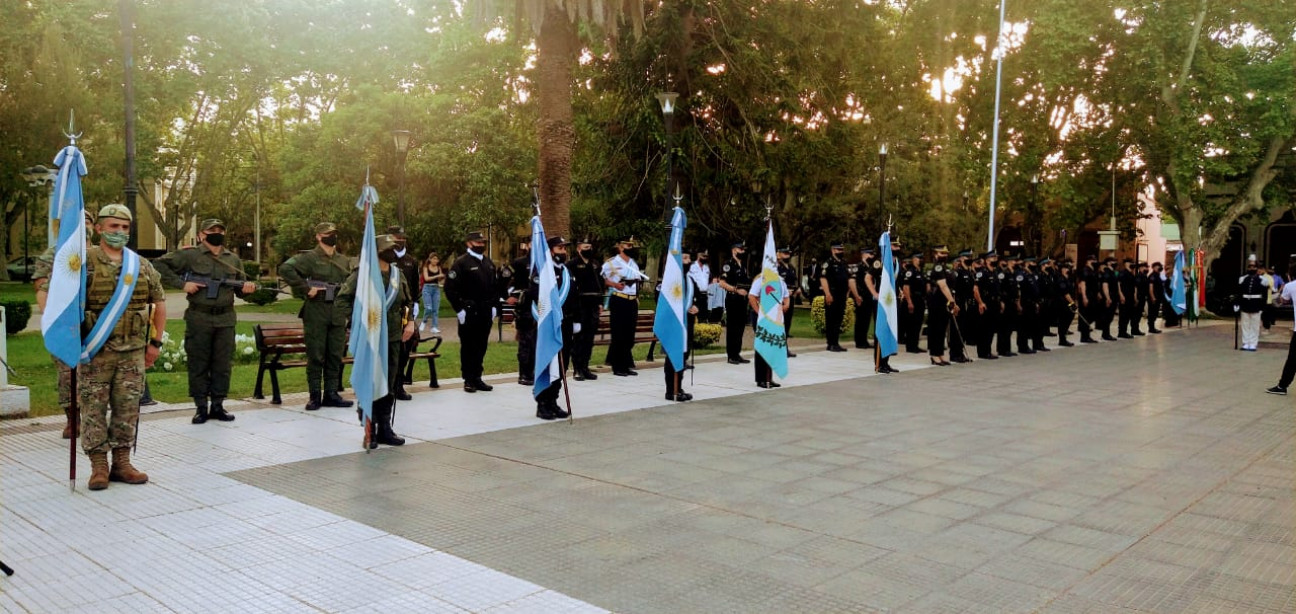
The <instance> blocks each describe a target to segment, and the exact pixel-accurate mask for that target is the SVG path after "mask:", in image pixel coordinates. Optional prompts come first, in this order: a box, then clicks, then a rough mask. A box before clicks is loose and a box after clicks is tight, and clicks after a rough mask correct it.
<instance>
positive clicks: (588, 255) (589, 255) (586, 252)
mask: <svg viewBox="0 0 1296 614" xmlns="http://www.w3.org/2000/svg"><path fill="white" fill-rule="evenodd" d="M580 255H581V258H584V259H586V260H591V259H593V258H594V250H592V249H583V250H581V251H580Z"/></svg>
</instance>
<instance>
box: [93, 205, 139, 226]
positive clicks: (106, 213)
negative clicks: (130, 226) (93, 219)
mask: <svg viewBox="0 0 1296 614" xmlns="http://www.w3.org/2000/svg"><path fill="white" fill-rule="evenodd" d="M106 217H112V218H117V219H119V220H126V221H127V222H134V221H135V218H134V217H133V216H131V212H130V209H127V208H126V205H116V204H114V205H104V206H103V208H102V209H100V210H99V219H103V218H106Z"/></svg>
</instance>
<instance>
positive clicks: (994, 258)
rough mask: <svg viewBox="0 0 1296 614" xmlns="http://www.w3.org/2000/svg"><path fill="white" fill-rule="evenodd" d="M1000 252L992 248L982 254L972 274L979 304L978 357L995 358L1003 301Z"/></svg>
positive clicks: (977, 326)
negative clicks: (995, 344)
mask: <svg viewBox="0 0 1296 614" xmlns="http://www.w3.org/2000/svg"><path fill="white" fill-rule="evenodd" d="M998 262H999V254H997V253H996V252H995V251H994V250H990V251H988V252H985V253H983V254H981V258H980V259H979V261H978V262H977V263H974V266H975V267H976V268H977V270H976V271H975V272H974V273H973V274H972V278H973V281H974V282H975V284H976V285H975V286H974V287H973V290H972V292H973V294H974V296H975V298H976V304H977V324H976V335H975V336H976V344H977V358H983V359H985V360H995V359H997V358H999V356H997V355H995V354H994V353H993V352H992V350H993V348H994V341H995V333H996V332H997V331H998V330H999V311H1000V310H1001V309H1002V308H1003V302H1002V301H1001V300H1000V298H999V267H998Z"/></svg>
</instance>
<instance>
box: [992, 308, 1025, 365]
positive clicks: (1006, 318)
mask: <svg viewBox="0 0 1296 614" xmlns="http://www.w3.org/2000/svg"><path fill="white" fill-rule="evenodd" d="M1019 318H1021V314H1019V313H1017V302H1016V301H1004V311H1003V313H1001V314H999V338H998V340H997V343H996V344H995V349H996V350H998V351H999V355H1000V356H1002V355H1004V354H1011V353H1013V344H1012V342H1013V333H1014V332H1016V330H1017V320H1018V319H1019Z"/></svg>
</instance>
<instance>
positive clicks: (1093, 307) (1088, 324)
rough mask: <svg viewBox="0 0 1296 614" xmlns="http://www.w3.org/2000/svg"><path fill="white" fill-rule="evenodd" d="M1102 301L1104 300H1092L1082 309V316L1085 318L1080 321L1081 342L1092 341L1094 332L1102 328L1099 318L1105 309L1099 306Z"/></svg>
mask: <svg viewBox="0 0 1296 614" xmlns="http://www.w3.org/2000/svg"><path fill="white" fill-rule="evenodd" d="M1100 300H1102V299H1096V298H1091V299H1089V304H1088V305H1086V306H1082V307H1080V315H1081V316H1083V318H1082V319H1081V320H1080V340H1081V341H1083V340H1085V339H1092V338H1093V333H1094V331H1095V330H1097V329H1099V328H1100V325H1099V322H1098V318H1099V315H1100V313H1101V310H1102V309H1103V308H1102V307H1099V306H1098V301H1100Z"/></svg>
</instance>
